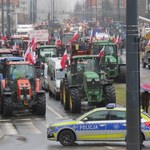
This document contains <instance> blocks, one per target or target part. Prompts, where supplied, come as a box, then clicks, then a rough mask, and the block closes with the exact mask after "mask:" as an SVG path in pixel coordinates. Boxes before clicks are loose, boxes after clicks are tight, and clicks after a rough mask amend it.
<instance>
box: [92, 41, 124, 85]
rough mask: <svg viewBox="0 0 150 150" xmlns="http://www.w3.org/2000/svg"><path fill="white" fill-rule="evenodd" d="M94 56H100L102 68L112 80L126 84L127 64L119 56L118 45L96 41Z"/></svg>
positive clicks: (93, 50) (93, 49)
mask: <svg viewBox="0 0 150 150" xmlns="http://www.w3.org/2000/svg"><path fill="white" fill-rule="evenodd" d="M92 46H93V48H92V54H94V55H99V57H100V68H101V70H103V71H105V72H106V75H107V77H108V78H110V79H114V80H115V81H117V82H119V83H125V82H126V64H125V63H124V62H123V61H122V58H121V57H120V56H119V55H118V50H117V45H116V44H115V43H112V42H109V41H94V42H93V45H92Z"/></svg>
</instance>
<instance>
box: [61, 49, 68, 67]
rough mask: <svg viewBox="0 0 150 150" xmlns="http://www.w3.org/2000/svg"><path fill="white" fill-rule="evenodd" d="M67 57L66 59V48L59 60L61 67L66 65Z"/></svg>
mask: <svg viewBox="0 0 150 150" xmlns="http://www.w3.org/2000/svg"><path fill="white" fill-rule="evenodd" d="M67 59H68V54H67V50H65V52H64V55H63V57H62V59H61V62H60V64H61V67H62V69H64V68H65V67H66V60H67Z"/></svg>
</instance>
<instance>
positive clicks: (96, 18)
mask: <svg viewBox="0 0 150 150" xmlns="http://www.w3.org/2000/svg"><path fill="white" fill-rule="evenodd" d="M96 22H97V0H96Z"/></svg>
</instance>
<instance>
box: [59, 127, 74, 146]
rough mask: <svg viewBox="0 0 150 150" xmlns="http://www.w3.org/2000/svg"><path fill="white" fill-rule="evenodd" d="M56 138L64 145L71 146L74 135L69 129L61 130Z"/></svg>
mask: <svg viewBox="0 0 150 150" xmlns="http://www.w3.org/2000/svg"><path fill="white" fill-rule="evenodd" d="M58 140H59V142H60V143H61V144H62V145H64V146H71V145H73V144H74V142H75V135H74V133H73V132H72V131H71V130H63V131H61V132H60V133H59V137H58Z"/></svg>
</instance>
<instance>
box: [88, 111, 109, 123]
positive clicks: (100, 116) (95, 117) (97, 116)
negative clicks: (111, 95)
mask: <svg viewBox="0 0 150 150" xmlns="http://www.w3.org/2000/svg"><path fill="white" fill-rule="evenodd" d="M107 112H108V111H107V110H106V111H96V112H94V113H92V114H90V115H88V116H87V118H88V121H99V120H106V117H107Z"/></svg>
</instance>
